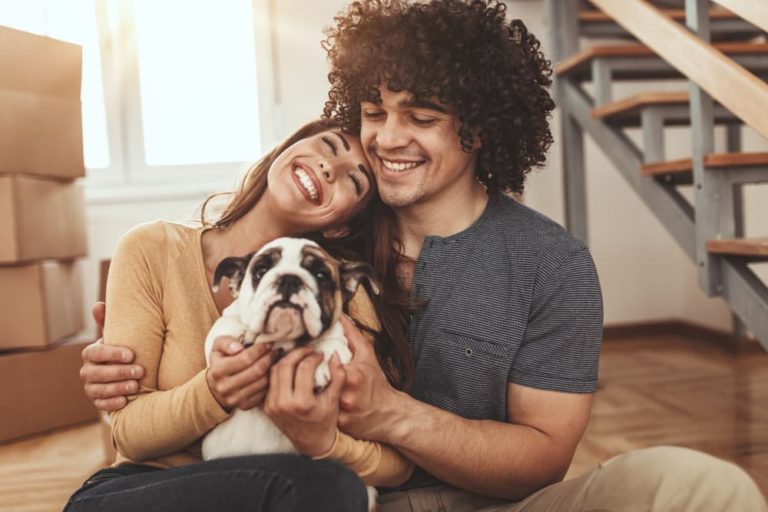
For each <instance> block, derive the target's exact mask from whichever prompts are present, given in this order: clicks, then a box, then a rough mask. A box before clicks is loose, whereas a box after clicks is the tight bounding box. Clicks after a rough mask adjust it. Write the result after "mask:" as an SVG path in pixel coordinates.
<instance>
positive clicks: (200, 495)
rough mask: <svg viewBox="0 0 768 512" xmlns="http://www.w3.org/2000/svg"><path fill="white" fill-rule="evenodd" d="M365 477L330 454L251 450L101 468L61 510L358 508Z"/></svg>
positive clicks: (363, 501) (363, 500)
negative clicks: (184, 461)
mask: <svg viewBox="0 0 768 512" xmlns="http://www.w3.org/2000/svg"><path fill="white" fill-rule="evenodd" d="M367 507H368V496H367V494H366V490H365V485H364V484H363V482H362V480H360V478H358V477H357V475H356V474H355V473H353V472H352V471H351V470H350V469H349V468H347V467H346V466H344V465H343V464H340V463H338V462H334V461H325V460H323V461H313V460H310V459H307V458H305V457H300V456H298V455H283V454H280V455H254V456H247V457H234V458H229V459H218V460H211V461H206V462H200V463H197V464H190V465H188V466H181V467H177V468H170V469H159V468H154V467H151V466H144V465H139V464H124V465H122V466H118V467H116V468H106V469H102V470H101V471H99V472H98V473H96V474H95V475H93V476H92V477H91V478H89V479H88V480H86V482H85V483H84V484H83V486H82V487H81V488H80V490H78V491H77V492H76V493H75V494H73V495H72V497H71V498H70V499H69V502H68V503H67V506H66V507H65V508H64V511H65V512H81V511H97V510H98V511H105V510H109V511H110V512H120V511H135V510H138V511H142V512H150V511H155V510H156V511H162V512H172V511H176V510H178V511H184V512H194V511H198V510H199V511H206V512H208V511H214V512H241V511H249V512H262V511H263V512H267V511H269V512H271V511H275V512H292V511H295V512H300V511H305V510H306V511H309V510H312V511H325V510H328V511H333V512H336V511H339V512H344V511H354V512H358V511H365V510H367Z"/></svg>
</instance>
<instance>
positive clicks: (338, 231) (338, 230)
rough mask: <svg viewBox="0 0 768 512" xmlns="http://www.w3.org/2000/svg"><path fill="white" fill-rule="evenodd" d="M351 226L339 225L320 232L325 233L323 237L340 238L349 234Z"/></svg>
mask: <svg viewBox="0 0 768 512" xmlns="http://www.w3.org/2000/svg"><path fill="white" fill-rule="evenodd" d="M349 232H350V230H349V226H347V225H344V226H337V227H335V228H328V229H324V230H322V231H321V232H320V234H322V235H323V238H327V239H329V240H330V239H338V238H344V237H345V236H349Z"/></svg>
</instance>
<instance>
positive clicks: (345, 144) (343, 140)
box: [333, 132, 349, 151]
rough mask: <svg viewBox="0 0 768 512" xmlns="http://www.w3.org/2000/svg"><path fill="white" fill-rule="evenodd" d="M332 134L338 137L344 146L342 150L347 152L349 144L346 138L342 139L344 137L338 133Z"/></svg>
mask: <svg viewBox="0 0 768 512" xmlns="http://www.w3.org/2000/svg"><path fill="white" fill-rule="evenodd" d="M333 133H335V134H336V135H337V136H338V137H339V138H340V139H341V143H342V144H343V145H344V149H346V150H347V151H349V142H347V139H346V137H344V136H343V135H342V134H340V133H339V132H333Z"/></svg>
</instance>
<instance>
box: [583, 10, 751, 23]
mask: <svg viewBox="0 0 768 512" xmlns="http://www.w3.org/2000/svg"><path fill="white" fill-rule="evenodd" d="M662 12H663V13H664V15H665V16H669V17H670V18H672V19H673V20H675V21H682V22H683V23H685V9H664V10H662ZM709 19H711V20H733V19H739V16H738V15H737V14H736V13H734V12H731V11H729V10H728V9H723V8H722V7H713V8H712V9H710V11H709ZM579 21H583V22H587V23H589V22H606V21H613V18H611V17H610V16H608V15H607V14H605V13H604V12H602V11H580V12H579Z"/></svg>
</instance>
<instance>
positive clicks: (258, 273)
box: [253, 267, 269, 279]
mask: <svg viewBox="0 0 768 512" xmlns="http://www.w3.org/2000/svg"><path fill="white" fill-rule="evenodd" d="M268 270H269V269H267V267H259V268H257V269H255V270H254V271H253V275H254V276H255V277H256V279H261V278H262V277H264V274H266V273H267V271H268Z"/></svg>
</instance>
